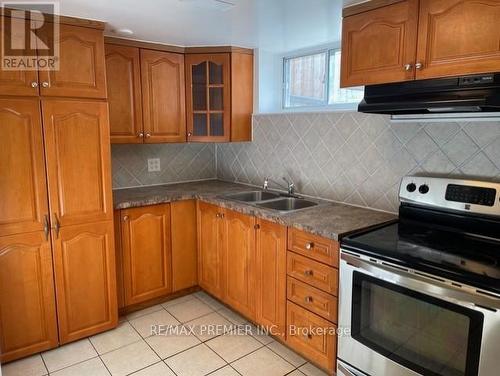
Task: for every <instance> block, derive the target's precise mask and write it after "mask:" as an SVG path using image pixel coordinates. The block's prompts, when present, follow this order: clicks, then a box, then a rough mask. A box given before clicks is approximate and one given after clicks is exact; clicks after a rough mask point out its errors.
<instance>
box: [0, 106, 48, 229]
mask: <svg viewBox="0 0 500 376" xmlns="http://www.w3.org/2000/svg"><path fill="white" fill-rule="evenodd" d="M0 124H1V126H0V139H1V140H2V143H3V146H2V148H0V171H1V173H0V192H1V199H0V236H4V235H11V234H19V233H24V232H33V231H42V230H43V229H44V226H46V225H47V215H48V214H49V209H48V203H47V182H46V178H45V163H44V159H45V156H44V149H43V133H42V132H43V131H42V122H41V116H40V104H39V101H38V100H36V99H0Z"/></svg>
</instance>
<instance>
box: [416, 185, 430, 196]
mask: <svg viewBox="0 0 500 376" xmlns="http://www.w3.org/2000/svg"><path fill="white" fill-rule="evenodd" d="M418 191H419V192H420V193H422V194H423V195H425V194H426V193H427V192H429V186H428V185H427V184H422V185H421V186H420V187H418Z"/></svg>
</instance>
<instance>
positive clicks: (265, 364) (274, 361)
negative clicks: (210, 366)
mask: <svg viewBox="0 0 500 376" xmlns="http://www.w3.org/2000/svg"><path fill="white" fill-rule="evenodd" d="M231 366H233V368H234V369H235V370H236V371H238V372H239V373H240V374H242V375H243V376H254V375H259V376H282V375H286V374H287V373H289V372H291V371H293V370H294V368H295V367H294V366H292V365H291V364H290V363H288V362H286V361H285V360H284V359H283V358H281V357H280V356H278V355H277V354H275V353H274V352H272V351H271V350H269V349H268V348H266V347H264V348H262V349H260V350H257V351H255V352H253V353H251V354H250V355H247V356H245V357H244V358H241V359H239V360H237V361H236V362H234V363H232V364H231Z"/></svg>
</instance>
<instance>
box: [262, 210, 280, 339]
mask: <svg viewBox="0 0 500 376" xmlns="http://www.w3.org/2000/svg"><path fill="white" fill-rule="evenodd" d="M255 239H256V240H255V243H256V247H255V248H256V275H255V281H256V315H255V316H256V317H255V320H256V322H257V323H258V324H260V325H262V326H264V327H267V328H270V330H271V334H273V335H277V336H281V337H282V338H284V337H285V332H286V241H287V228H286V227H285V226H281V225H278V224H276V223H272V222H268V221H265V220H262V219H257V232H256V238H255Z"/></svg>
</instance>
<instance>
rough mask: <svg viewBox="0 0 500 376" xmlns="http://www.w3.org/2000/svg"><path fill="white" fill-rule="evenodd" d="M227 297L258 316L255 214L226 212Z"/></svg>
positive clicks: (241, 309) (238, 307)
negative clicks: (256, 305) (256, 306)
mask: <svg viewBox="0 0 500 376" xmlns="http://www.w3.org/2000/svg"><path fill="white" fill-rule="evenodd" d="M222 220H223V226H224V228H223V232H224V234H223V239H224V243H223V263H224V301H225V302H226V303H227V304H229V305H230V306H231V307H233V308H234V309H235V310H237V311H239V312H240V313H242V314H244V315H245V316H247V317H248V318H250V319H253V320H254V319H255V291H256V290H255V262H256V255H255V230H256V227H255V217H253V216H249V215H245V214H241V213H238V212H235V211H233V210H225V211H224V213H223V217H222Z"/></svg>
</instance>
